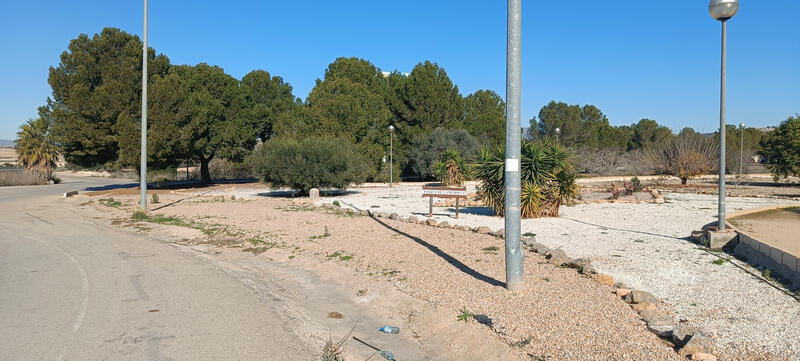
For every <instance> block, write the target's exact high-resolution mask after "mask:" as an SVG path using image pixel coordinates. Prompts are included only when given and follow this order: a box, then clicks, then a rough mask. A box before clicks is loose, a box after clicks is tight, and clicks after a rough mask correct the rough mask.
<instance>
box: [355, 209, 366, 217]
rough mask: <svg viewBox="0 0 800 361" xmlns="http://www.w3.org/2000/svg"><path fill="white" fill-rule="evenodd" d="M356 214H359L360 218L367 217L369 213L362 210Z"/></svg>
mask: <svg viewBox="0 0 800 361" xmlns="http://www.w3.org/2000/svg"><path fill="white" fill-rule="evenodd" d="M358 214H360V215H362V216H368V215H369V211H368V210H365V209H362V210H360V211H358Z"/></svg>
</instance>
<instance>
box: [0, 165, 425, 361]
mask: <svg viewBox="0 0 800 361" xmlns="http://www.w3.org/2000/svg"><path fill="white" fill-rule="evenodd" d="M118 183H132V181H130V180H113V179H102V178H96V179H90V178H73V177H64V183H62V184H59V185H51V186H32V187H4V188H0V360H314V359H318V357H319V354H320V344H319V343H320V340H319V339H320V336H319V334H320V333H323V334H325V336H327V334H328V330H321V329H314V328H315V327H316V326H318V324H316V323H314V322H313V320H310V319H309V317H307V316H308V314H309V312H310V311H309V310H308V309H307V308H304V307H305V306H307V304H311V305H313V304H316V303H319V302H321V301H320V300H324V301H325V302H327V303H328V304H337V303H342V304H343V303H345V302H347V301H346V298H345V297H344V296H342V295H340V294H338V293H336V292H337V291H335V290H324V291H320V289H321V288H319V287H317V285H315V284H313V282H305V283H304V284H299V285H296V287H295V285H280V284H278V283H276V282H274V281H273V282H272V283H269V282H264V283H261V282H262V280H259V279H256V278H252V277H249V276H248V275H246V274H242V272H239V271H237V270H235V269H234V268H231V267H228V268H225V267H222V266H220V264H219V263H217V262H215V261H213V260H211V259H208V258H206V259H204V258H203V257H198V256H197V255H194V254H191V252H187V251H186V250H181V249H180V248H179V247H176V246H175V245H172V244H168V243H164V242H158V241H154V240H151V239H146V238H142V237H139V236H136V235H134V234H132V233H128V232H124V231H122V230H120V229H116V228H114V227H111V226H108V225H107V224H105V225H101V224H99V223H98V221H97V220H93V219H90V218H88V217H85V216H81V215H79V214H77V213H76V212H74V211H70V208H69V207H67V205H66V204H65V202H66V201H65V200H63V198H59V197H58V196H59V195H60V194H62V193H64V192H66V191H68V190H73V189H85V188H87V187H88V188H89V189H90V190H91V189H98V188H102V187H107V186H110V185H114V184H118ZM237 272H238V273H237ZM303 287H305V288H307V289H308V290H310V291H308V292H311V291H312V290H313V291H314V292H317V294H314V295H306V296H305V297H304V296H303V295H302V294H299V295H297V297H295V300H294V301H293V300H290V299H289V298H287V297H284V296H283V293H282V292H283V291H285V290H286V288H292V290H293V291H295V292H304V291H303ZM315 287H316V288H315ZM320 292H321V293H320ZM296 299H300V301H297V300H296ZM304 302H305V303H306V304H304ZM309 307H311V306H309ZM376 322H379V321H376ZM316 328H319V327H316ZM412 348H413V347H412Z"/></svg>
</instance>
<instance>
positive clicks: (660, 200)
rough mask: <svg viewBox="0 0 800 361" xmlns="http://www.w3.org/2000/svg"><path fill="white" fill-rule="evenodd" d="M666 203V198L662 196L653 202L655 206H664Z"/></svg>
mask: <svg viewBox="0 0 800 361" xmlns="http://www.w3.org/2000/svg"><path fill="white" fill-rule="evenodd" d="M664 202H665V201H664V197H661V196H659V197H656V199H654V200H653V203H655V204H663V203H664Z"/></svg>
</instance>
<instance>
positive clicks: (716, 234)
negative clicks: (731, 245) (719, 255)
mask: <svg viewBox="0 0 800 361" xmlns="http://www.w3.org/2000/svg"><path fill="white" fill-rule="evenodd" d="M737 236H738V233H736V232H734V231H733V230H732V229H726V230H723V231H711V230H707V231H706V242H707V243H706V246H708V248H710V249H722V247H725V246H726V245H727V244H728V242H731V241H734V240H736V237H737Z"/></svg>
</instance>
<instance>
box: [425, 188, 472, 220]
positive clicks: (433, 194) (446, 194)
mask: <svg viewBox="0 0 800 361" xmlns="http://www.w3.org/2000/svg"><path fill="white" fill-rule="evenodd" d="M425 197H428V198H430V205H429V207H428V217H433V199H434V198H455V199H456V219H458V201H459V200H460V199H467V187H437V186H422V198H425Z"/></svg>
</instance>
